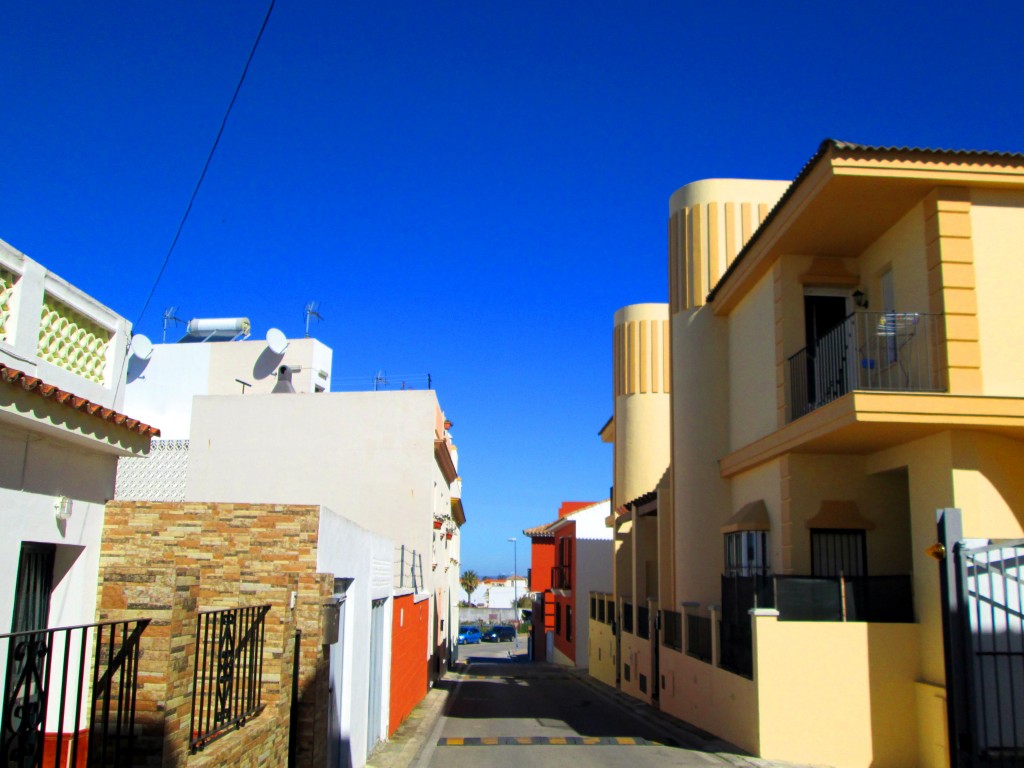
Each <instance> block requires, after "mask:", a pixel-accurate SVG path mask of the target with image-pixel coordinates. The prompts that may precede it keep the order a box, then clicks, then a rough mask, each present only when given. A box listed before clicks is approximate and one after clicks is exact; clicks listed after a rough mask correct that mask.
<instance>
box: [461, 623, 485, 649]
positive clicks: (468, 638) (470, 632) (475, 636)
mask: <svg viewBox="0 0 1024 768" xmlns="http://www.w3.org/2000/svg"><path fill="white" fill-rule="evenodd" d="M482 636H483V635H482V633H481V632H480V630H479V629H477V628H476V627H472V626H465V627H459V641H458V642H459V645H467V644H469V643H479V642H480V638H481V637H482Z"/></svg>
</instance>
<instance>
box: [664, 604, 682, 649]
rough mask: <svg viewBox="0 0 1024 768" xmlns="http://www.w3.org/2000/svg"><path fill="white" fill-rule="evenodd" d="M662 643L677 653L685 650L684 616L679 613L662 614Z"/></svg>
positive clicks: (667, 612)
mask: <svg viewBox="0 0 1024 768" xmlns="http://www.w3.org/2000/svg"><path fill="white" fill-rule="evenodd" d="M661 643H662V645H665V646H668V647H669V648H672V649H674V650H676V651H681V650H683V614H681V613H680V612H679V611H662V612H661Z"/></svg>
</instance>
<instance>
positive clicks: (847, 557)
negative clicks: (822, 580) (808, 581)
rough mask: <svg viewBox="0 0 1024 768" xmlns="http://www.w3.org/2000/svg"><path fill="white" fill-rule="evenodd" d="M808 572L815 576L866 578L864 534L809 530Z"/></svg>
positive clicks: (821, 529)
mask: <svg viewBox="0 0 1024 768" xmlns="http://www.w3.org/2000/svg"><path fill="white" fill-rule="evenodd" d="M811 573H812V574H814V575H815V576H839V575H840V574H842V575H843V576H867V575H868V559H867V547H866V539H865V535H864V531H862V530H843V529H825V528H812V529H811Z"/></svg>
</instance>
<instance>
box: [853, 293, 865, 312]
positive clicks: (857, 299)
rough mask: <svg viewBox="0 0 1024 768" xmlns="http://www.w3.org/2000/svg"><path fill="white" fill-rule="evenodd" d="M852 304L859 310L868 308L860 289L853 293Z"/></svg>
mask: <svg viewBox="0 0 1024 768" xmlns="http://www.w3.org/2000/svg"><path fill="white" fill-rule="evenodd" d="M853 303H854V304H856V305H857V306H858V307H860V308H861V309H867V308H868V297H867V296H865V295H864V291H862V290H861V289H860V288H858V289H857V290H856V291H854V292H853Z"/></svg>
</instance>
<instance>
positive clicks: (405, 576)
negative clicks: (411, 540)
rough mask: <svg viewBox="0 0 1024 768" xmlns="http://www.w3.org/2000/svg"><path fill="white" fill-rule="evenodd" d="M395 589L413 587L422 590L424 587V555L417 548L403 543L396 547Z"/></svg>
mask: <svg viewBox="0 0 1024 768" xmlns="http://www.w3.org/2000/svg"><path fill="white" fill-rule="evenodd" d="M395 549H396V550H398V551H397V552H396V553H395V568H396V573H395V579H394V582H395V589H412V590H413V591H414V592H420V591H422V590H423V589H424V586H423V585H424V583H425V582H424V581H423V555H421V554H420V553H418V552H417V551H416V550H415V549H410V548H409V547H407V546H405V545H404V544H402V545H401V546H398V547H395Z"/></svg>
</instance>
